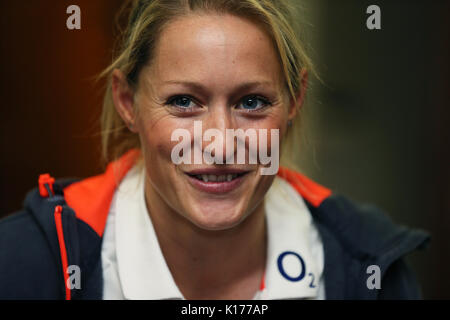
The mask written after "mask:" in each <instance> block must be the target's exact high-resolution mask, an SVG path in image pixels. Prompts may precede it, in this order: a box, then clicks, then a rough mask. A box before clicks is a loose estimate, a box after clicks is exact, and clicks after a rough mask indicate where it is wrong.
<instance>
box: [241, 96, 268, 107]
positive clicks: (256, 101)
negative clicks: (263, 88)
mask: <svg viewBox="0 0 450 320" xmlns="http://www.w3.org/2000/svg"><path fill="white" fill-rule="evenodd" d="M266 105H270V102H269V101H267V100H266V99H263V98H261V97H258V96H248V97H245V98H244V99H242V100H241V102H240V103H239V104H238V107H239V108H241V109H245V110H259V109H261V108H264V107H265V106H266Z"/></svg>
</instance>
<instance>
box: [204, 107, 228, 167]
mask: <svg viewBox="0 0 450 320" xmlns="http://www.w3.org/2000/svg"><path fill="white" fill-rule="evenodd" d="M209 110H210V111H209V112H208V115H207V117H206V118H205V119H204V123H203V125H204V130H205V132H204V140H205V141H204V142H203V147H202V150H203V152H204V153H205V154H209V155H210V157H211V158H213V159H214V163H215V164H225V163H227V162H228V163H233V162H232V161H230V159H231V158H233V159H234V154H235V150H236V143H235V141H234V139H233V138H232V137H231V139H230V137H229V136H230V135H227V129H234V120H233V117H232V112H231V108H229V107H228V106H227V105H226V104H225V103H217V104H216V105H214V106H212V107H211V108H210V109H209ZM227 136H228V139H229V141H227ZM227 159H228V161H227Z"/></svg>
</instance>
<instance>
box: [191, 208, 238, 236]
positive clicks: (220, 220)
mask: <svg viewBox="0 0 450 320" xmlns="http://www.w3.org/2000/svg"><path fill="white" fill-rule="evenodd" d="M191 212H192V214H190V215H189V218H188V219H189V220H190V221H191V222H192V223H193V224H194V225H196V226H197V227H198V228H200V229H203V230H210V231H220V230H228V229H232V228H234V227H236V226H238V225H239V224H240V223H241V222H242V221H243V220H244V219H245V215H244V212H243V210H240V209H238V208H228V209H227V210H225V209H224V210H221V209H220V207H219V206H216V208H211V207H199V208H197V209H194V210H192V211H191Z"/></svg>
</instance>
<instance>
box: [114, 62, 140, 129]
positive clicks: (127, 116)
mask: <svg viewBox="0 0 450 320" xmlns="http://www.w3.org/2000/svg"><path fill="white" fill-rule="evenodd" d="M111 89H112V97H113V101H114V106H115V107H116V110H117V112H118V113H119V115H120V117H121V118H122V119H123V121H124V122H125V124H126V125H127V126H128V128H129V129H130V130H131V131H132V132H135V133H136V132H137V129H136V125H135V124H136V118H135V116H136V114H135V109H134V90H133V88H131V87H130V85H129V84H128V81H127V79H126V77H125V75H124V74H123V72H122V71H120V70H119V69H114V71H113V73H112V78H111Z"/></svg>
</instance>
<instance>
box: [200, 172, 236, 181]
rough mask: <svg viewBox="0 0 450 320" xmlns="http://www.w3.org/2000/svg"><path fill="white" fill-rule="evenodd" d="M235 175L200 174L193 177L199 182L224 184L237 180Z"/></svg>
mask: <svg viewBox="0 0 450 320" xmlns="http://www.w3.org/2000/svg"><path fill="white" fill-rule="evenodd" d="M237 176H238V175H237V174H222V175H220V176H218V175H214V174H202V175H196V176H195V177H196V178H197V179H199V180H203V181H204V182H224V181H228V182H229V181H231V180H233V179H235V178H237Z"/></svg>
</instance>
